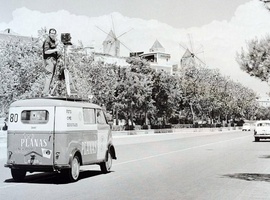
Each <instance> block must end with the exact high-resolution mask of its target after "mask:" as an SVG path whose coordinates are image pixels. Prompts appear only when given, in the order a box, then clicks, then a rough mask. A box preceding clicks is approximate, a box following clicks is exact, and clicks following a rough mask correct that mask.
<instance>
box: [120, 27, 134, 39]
mask: <svg viewBox="0 0 270 200" xmlns="http://www.w3.org/2000/svg"><path fill="white" fill-rule="evenodd" d="M131 30H133V28H131V29H129V30H128V31H126V32H124V33H122V34H121V35H119V36H118V37H116V38H117V39H118V38H120V37H121V36H123V35H125V34H127V33H128V32H130V31H131Z"/></svg>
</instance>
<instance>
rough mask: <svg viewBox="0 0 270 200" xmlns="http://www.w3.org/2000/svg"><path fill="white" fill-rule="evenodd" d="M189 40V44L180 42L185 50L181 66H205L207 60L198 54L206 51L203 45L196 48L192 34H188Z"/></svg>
mask: <svg viewBox="0 0 270 200" xmlns="http://www.w3.org/2000/svg"><path fill="white" fill-rule="evenodd" d="M188 41H189V42H188V43H189V44H188V45H185V44H181V43H179V45H180V47H181V48H182V49H183V50H184V54H183V56H182V57H181V60H180V65H181V67H185V66H190V65H200V66H204V65H205V62H204V61H203V59H201V58H200V57H199V56H198V54H201V53H204V51H203V46H202V45H200V46H199V47H198V48H196V49H194V42H193V38H192V35H191V34H188Z"/></svg>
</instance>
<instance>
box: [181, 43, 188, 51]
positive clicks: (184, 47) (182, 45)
mask: <svg viewBox="0 0 270 200" xmlns="http://www.w3.org/2000/svg"><path fill="white" fill-rule="evenodd" d="M179 46H180V47H182V49H183V50H187V49H188V48H187V46H186V45H185V44H183V43H181V42H180V43H179Z"/></svg>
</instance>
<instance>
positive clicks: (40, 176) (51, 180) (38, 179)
mask: <svg viewBox="0 0 270 200" xmlns="http://www.w3.org/2000/svg"><path fill="white" fill-rule="evenodd" d="M102 174H103V173H102V172H101V171H97V170H85V171H81V172H80V176H79V180H78V181H80V180H82V179H86V178H91V177H94V176H99V175H102ZM5 183H18V181H15V180H13V179H12V178H11V179H7V180H5ZM20 183H30V184H33V183H34V184H57V185H58V184H68V183H70V182H69V181H68V180H67V179H66V178H64V177H63V176H62V175H61V174H58V173H56V172H53V173H48V172H46V173H36V174H30V175H26V177H25V179H24V180H23V181H20Z"/></svg>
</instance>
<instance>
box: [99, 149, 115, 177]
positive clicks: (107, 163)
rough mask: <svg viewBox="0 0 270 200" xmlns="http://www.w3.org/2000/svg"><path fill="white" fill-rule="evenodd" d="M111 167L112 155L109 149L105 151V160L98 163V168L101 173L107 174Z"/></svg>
mask: <svg viewBox="0 0 270 200" xmlns="http://www.w3.org/2000/svg"><path fill="white" fill-rule="evenodd" d="M111 168H112V156H111V153H110V152H109V151H107V153H106V158H105V161H104V162H102V163H100V170H101V171H102V173H104V174H107V173H109V172H110V171H111Z"/></svg>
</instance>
